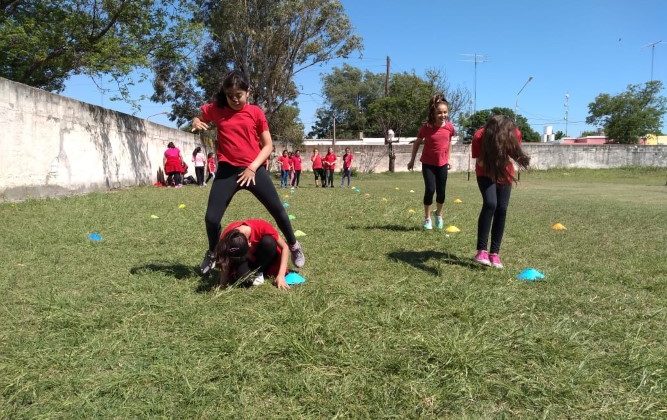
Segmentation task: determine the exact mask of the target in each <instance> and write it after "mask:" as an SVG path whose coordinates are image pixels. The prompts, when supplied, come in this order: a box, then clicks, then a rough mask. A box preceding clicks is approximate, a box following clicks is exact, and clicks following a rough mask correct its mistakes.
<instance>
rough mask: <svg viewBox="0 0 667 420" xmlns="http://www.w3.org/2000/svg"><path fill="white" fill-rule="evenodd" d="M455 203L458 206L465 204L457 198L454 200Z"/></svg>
mask: <svg viewBox="0 0 667 420" xmlns="http://www.w3.org/2000/svg"><path fill="white" fill-rule="evenodd" d="M454 202H455V203H456V204H461V203H463V200H461V199H460V198H457V199H456V200H454Z"/></svg>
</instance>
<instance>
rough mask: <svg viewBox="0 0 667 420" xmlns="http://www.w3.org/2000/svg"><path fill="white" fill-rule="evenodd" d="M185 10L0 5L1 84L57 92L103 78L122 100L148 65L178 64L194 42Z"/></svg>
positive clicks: (166, 1)
mask: <svg viewBox="0 0 667 420" xmlns="http://www.w3.org/2000/svg"><path fill="white" fill-rule="evenodd" d="M188 7H189V5H188V4H187V3H186V2H185V1H181V0H163V1H156V0H116V1H106V0H42V1H18V0H16V1H10V0H3V1H0V56H1V57H2V59H0V76H2V77H6V78H8V79H10V80H14V81H17V82H21V83H25V84H27V85H30V86H34V87H38V88H41V89H45V90H48V91H52V92H61V91H62V90H63V89H64V87H65V81H66V80H67V78H68V77H70V76H72V75H76V74H85V75H90V76H102V75H104V76H107V77H110V78H112V79H114V80H115V81H116V83H117V86H118V91H119V93H120V95H121V96H122V97H123V98H125V99H128V98H129V95H130V89H131V86H132V85H133V84H134V83H135V82H137V81H139V80H142V79H144V78H146V77H148V69H150V67H151V66H152V65H153V63H154V62H156V61H158V60H174V61H179V60H181V59H182V58H183V56H184V49H185V48H186V47H187V46H188V45H190V44H191V43H192V42H193V40H194V39H196V38H197V34H198V26H197V25H193V24H191V23H189V22H187V21H186V20H185V19H184V17H187V16H188V15H189V9H188ZM142 68H143V69H145V72H140V76H138V78H136V80H133V79H132V77H130V74H131V73H132V72H134V71H135V70H137V69H142ZM135 74H136V73H135Z"/></svg>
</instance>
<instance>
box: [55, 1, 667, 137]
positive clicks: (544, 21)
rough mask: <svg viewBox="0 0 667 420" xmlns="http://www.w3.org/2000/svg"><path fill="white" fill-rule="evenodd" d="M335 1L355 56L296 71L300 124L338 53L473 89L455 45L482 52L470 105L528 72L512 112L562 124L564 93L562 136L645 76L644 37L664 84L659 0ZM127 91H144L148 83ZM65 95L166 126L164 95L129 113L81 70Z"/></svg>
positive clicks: (514, 89) (494, 97) (666, 6)
mask: <svg viewBox="0 0 667 420" xmlns="http://www.w3.org/2000/svg"><path fill="white" fill-rule="evenodd" d="M343 5H344V7H345V10H346V12H347V14H348V16H349V17H350V19H351V21H352V24H353V25H354V27H355V30H356V33H357V34H358V35H360V36H361V37H362V38H363V43H364V51H363V55H362V58H361V59H359V58H358V55H357V54H355V55H354V56H353V57H350V59H347V60H343V59H336V60H333V61H332V62H330V63H328V64H326V65H323V66H313V67H311V68H308V69H306V70H304V71H303V72H301V73H299V75H298V76H297V79H296V82H297V84H298V85H299V86H300V88H301V91H302V92H303V93H304V94H303V95H301V96H299V98H298V102H299V107H300V109H301V120H302V121H303V123H304V125H305V126H306V131H309V130H310V126H311V125H312V124H313V123H314V120H315V117H314V114H315V110H316V109H317V108H318V107H319V106H321V105H322V102H323V100H322V98H321V97H319V96H317V95H315V94H319V93H321V75H322V74H326V73H328V72H330V71H331V69H332V68H333V67H340V66H342V64H343V63H344V62H346V63H348V64H350V65H353V66H356V67H360V68H362V69H368V70H370V71H373V72H377V73H383V72H384V69H385V60H386V57H387V56H389V57H390V58H391V71H392V72H402V71H407V72H413V71H414V72H415V73H417V74H419V75H423V74H424V72H425V71H426V70H427V69H439V70H442V71H443V72H445V73H446V75H447V77H448V79H449V81H450V83H451V84H452V85H453V86H457V85H460V86H462V87H466V88H468V89H469V90H470V91H471V93H472V92H473V90H474V82H473V81H474V64H473V63H472V62H466V61H465V60H469V59H470V57H469V56H464V55H462V54H474V53H477V54H483V55H484V56H485V58H486V60H487V61H486V62H484V63H480V64H478V66H477V103H476V108H477V109H478V110H479V109H485V108H491V107H494V106H504V107H509V108H514V107H515V104H516V100H517V93H518V92H519V90H520V89H521V87H522V86H523V85H524V84H525V83H526V81H527V80H528V78H529V77H531V76H532V77H533V80H532V81H531V82H530V83H529V84H528V85H526V87H525V88H524V89H523V91H522V92H521V94H520V95H519V96H518V104H519V113H521V114H522V115H524V116H526V117H527V118H528V119H529V122H530V123H531V125H532V126H533V128H534V129H535V130H536V131H538V132H540V133H541V132H542V131H543V127H544V125H552V126H553V127H554V130H563V131H565V122H564V116H565V108H564V100H565V94H566V93H569V118H568V121H569V123H568V134H570V135H578V134H579V133H580V132H581V131H582V130H587V129H591V128H592V127H590V126H587V125H586V124H585V122H584V120H585V119H586V116H587V115H588V104H589V103H590V102H592V101H593V100H594V99H595V96H596V95H598V94H600V93H603V92H606V93H611V94H615V93H619V92H621V91H623V90H625V88H626V87H627V85H628V84H631V83H632V84H636V83H644V82H646V81H648V80H650V78H651V48H647V47H645V46H646V45H647V44H650V43H652V42H656V41H660V40H663V41H664V42H663V43H662V44H659V45H657V46H656V47H655V59H654V63H653V79H655V80H662V81H663V83H664V82H665V79H666V77H667V30H666V29H665V28H667V25H666V24H665V18H667V2H665V1H664V0H636V1H633V2H629V1H621V0H607V1H603V0H579V1H574V0H560V1H556V0H549V1H536V0H530V1H529V0H508V1H503V2H500V1H481V0H471V1H442V0H441V1H421V0H419V1H416V0H412V1H404V0H344V1H343ZM133 93H135V94H136V95H135V97H139V96H141V95H142V94H148V95H150V93H151V88H150V84H145V85H141V86H138V87H137V89H136V91H135V92H133ZM64 94H65V95H66V96H70V97H73V98H75V99H79V100H82V101H85V102H89V103H93V104H96V105H103V106H105V107H108V108H111V109H115V110H118V111H122V112H127V113H134V114H135V115H137V116H139V117H142V118H147V117H150V120H151V121H154V122H158V123H163V124H165V125H169V126H173V123H171V122H170V121H168V120H167V119H166V117H165V116H164V115H162V114H159V113H161V112H164V111H168V110H169V106H168V104H154V103H151V102H148V101H147V102H144V103H143V104H142V109H141V111H139V112H135V111H133V110H132V109H131V108H130V107H129V106H128V105H127V104H123V103H120V102H112V101H110V100H109V95H106V96H104V95H102V94H101V93H100V92H99V91H97V89H96V88H95V85H94V84H93V83H92V82H91V81H90V80H89V79H86V78H85V77H74V78H72V79H71V80H70V82H69V83H68V84H67V88H66V90H65V92H64ZM665 94H666V93H665V91H663V95H665ZM155 114H158V115H155ZM663 131H665V130H664V121H663Z"/></svg>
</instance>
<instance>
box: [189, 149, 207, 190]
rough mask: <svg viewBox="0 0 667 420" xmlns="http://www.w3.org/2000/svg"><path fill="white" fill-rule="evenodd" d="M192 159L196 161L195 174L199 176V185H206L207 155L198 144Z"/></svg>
mask: <svg viewBox="0 0 667 420" xmlns="http://www.w3.org/2000/svg"><path fill="white" fill-rule="evenodd" d="M192 161H193V162H194V163H195V175H196V176H197V185H199V186H200V187H203V186H204V171H206V156H205V155H204V153H203V152H202V151H201V147H199V146H197V147H196V148H195V150H194V151H193V152H192Z"/></svg>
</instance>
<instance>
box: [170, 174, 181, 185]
mask: <svg viewBox="0 0 667 420" xmlns="http://www.w3.org/2000/svg"><path fill="white" fill-rule="evenodd" d="M172 181H173V182H174V185H181V184H182V183H183V176H182V175H181V173H180V172H169V173H168V174H167V185H171V183H172Z"/></svg>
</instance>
